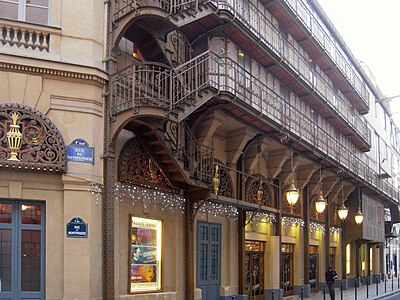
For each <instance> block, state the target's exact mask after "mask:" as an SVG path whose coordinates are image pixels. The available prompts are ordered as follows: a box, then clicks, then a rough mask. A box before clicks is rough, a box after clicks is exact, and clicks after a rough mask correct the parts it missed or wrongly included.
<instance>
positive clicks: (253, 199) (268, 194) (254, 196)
mask: <svg viewBox="0 0 400 300" xmlns="http://www.w3.org/2000/svg"><path fill="white" fill-rule="evenodd" d="M268 182H269V181H268V179H266V178H265V177H264V176H262V175H261V174H256V175H255V176H254V177H249V178H248V179H247V180H246V185H245V189H246V196H245V201H247V202H250V203H256V204H259V205H265V206H269V207H274V203H275V201H274V191H273V189H272V187H271V186H270V185H269V184H268Z"/></svg>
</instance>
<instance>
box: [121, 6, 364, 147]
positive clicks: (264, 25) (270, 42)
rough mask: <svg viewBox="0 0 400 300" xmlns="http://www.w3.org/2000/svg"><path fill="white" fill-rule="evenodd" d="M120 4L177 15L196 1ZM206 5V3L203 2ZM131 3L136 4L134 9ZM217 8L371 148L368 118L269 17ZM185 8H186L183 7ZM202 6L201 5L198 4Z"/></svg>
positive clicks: (256, 11) (245, 10)
mask: <svg viewBox="0 0 400 300" xmlns="http://www.w3.org/2000/svg"><path fill="white" fill-rule="evenodd" d="M115 1H116V4H117V5H119V6H117V7H116V14H117V15H120V14H123V12H124V10H123V9H121V8H120V5H121V4H123V6H124V7H125V9H128V8H130V7H138V6H140V5H142V6H143V5H150V6H157V7H159V8H162V9H164V10H166V11H172V12H177V11H179V10H182V9H184V7H188V5H190V6H191V5H193V2H190V3H189V2H179V1H175V2H166V1H151V2H149V1H132V0H126V1H119V0H118V1H117V0H115ZM200 2H202V1H200ZM127 3H131V4H132V3H135V4H134V5H133V4H132V5H131V6H129V5H127ZM209 3H212V4H213V5H214V6H215V7H216V8H218V9H222V10H227V11H229V12H230V13H231V14H232V15H234V16H235V19H237V20H239V21H240V22H241V23H243V24H244V25H245V26H246V27H247V28H249V30H250V31H251V33H252V34H254V35H255V36H256V37H257V39H258V40H260V41H261V42H262V43H264V45H265V46H267V47H268V48H269V49H270V50H272V52H273V53H275V54H276V55H277V56H278V57H279V59H280V60H282V62H283V63H285V64H286V66H287V67H289V68H290V70H291V71H292V72H293V73H294V74H295V75H296V76H298V77H299V78H300V79H301V80H302V81H303V82H304V83H306V84H307V85H308V87H309V88H310V89H311V90H312V91H314V92H316V93H315V94H316V95H317V96H318V98H319V100H320V101H322V102H323V104H324V105H327V106H329V108H330V109H331V110H332V111H334V112H336V113H337V114H338V116H339V117H340V118H342V119H343V120H344V121H345V122H346V124H347V126H349V127H350V128H351V129H352V130H353V131H355V132H357V134H358V135H359V136H360V137H361V138H362V139H363V140H364V142H366V143H367V144H368V145H371V132H370V130H369V128H368V125H367V122H366V120H365V118H364V117H362V116H360V115H359V114H358V113H356V112H355V111H354V110H353V109H351V107H350V106H349V105H348V104H347V103H348V102H349V101H348V100H345V99H344V98H343V97H341V96H340V95H339V94H338V93H337V92H336V91H335V90H334V89H333V88H332V87H331V85H330V84H329V83H328V82H326V80H325V79H324V78H323V77H322V76H321V75H320V74H319V73H318V72H317V71H316V70H315V68H314V67H313V66H312V65H311V64H310V63H309V61H308V60H307V59H306V58H305V57H304V56H303V55H302V54H301V53H300V52H299V51H298V50H297V49H296V48H295V47H294V46H293V45H292V44H291V43H290V42H289V41H288V39H287V38H286V37H285V36H284V35H283V34H282V33H281V32H280V31H279V30H278V29H277V28H276V27H275V26H274V25H273V24H272V23H271V22H270V21H269V20H268V19H267V18H266V16H265V15H264V14H263V13H262V12H261V11H260V10H259V9H258V8H257V7H256V6H255V5H254V4H253V3H251V2H250V1H247V0H217V1H212V2H209ZM182 5H183V6H182ZM197 5H198V3H197Z"/></svg>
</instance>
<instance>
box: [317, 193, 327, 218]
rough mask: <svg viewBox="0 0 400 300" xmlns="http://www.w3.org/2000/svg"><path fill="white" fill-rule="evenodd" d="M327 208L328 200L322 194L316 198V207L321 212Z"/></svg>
mask: <svg viewBox="0 0 400 300" xmlns="http://www.w3.org/2000/svg"><path fill="white" fill-rule="evenodd" d="M325 208H326V201H325V199H324V197H322V195H321V194H320V195H319V196H318V198H317V199H315V209H316V210H317V212H318V213H319V214H322V213H323V212H324V210H325Z"/></svg>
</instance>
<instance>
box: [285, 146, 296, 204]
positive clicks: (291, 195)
mask: <svg viewBox="0 0 400 300" xmlns="http://www.w3.org/2000/svg"><path fill="white" fill-rule="evenodd" d="M290 164H291V168H292V182H291V183H290V185H289V187H288V188H287V189H286V192H285V196H286V200H287V202H288V203H289V205H290V206H295V205H296V203H297V200H299V196H300V193H299V189H298V188H296V186H295V185H294V167H293V150H292V148H291V157H290Z"/></svg>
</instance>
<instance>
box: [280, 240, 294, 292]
mask: <svg viewBox="0 0 400 300" xmlns="http://www.w3.org/2000/svg"><path fill="white" fill-rule="evenodd" d="M281 266H282V269H281V288H282V289H283V295H284V296H289V295H293V244H282V264H281Z"/></svg>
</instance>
